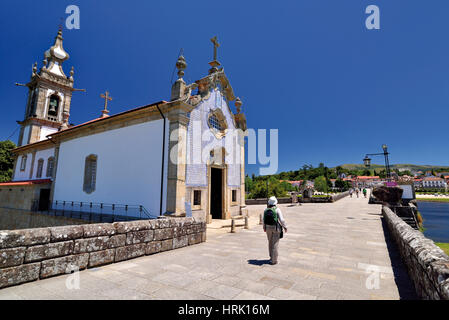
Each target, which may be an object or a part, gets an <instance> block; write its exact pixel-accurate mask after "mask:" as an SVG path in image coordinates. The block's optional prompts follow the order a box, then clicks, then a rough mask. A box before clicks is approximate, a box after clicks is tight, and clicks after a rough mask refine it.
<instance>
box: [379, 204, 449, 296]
mask: <svg viewBox="0 0 449 320" xmlns="http://www.w3.org/2000/svg"><path fill="white" fill-rule="evenodd" d="M382 213H383V216H384V218H385V221H386V223H387V225H388V229H389V230H390V234H391V235H392V236H393V238H394V240H395V241H396V244H397V246H398V249H399V252H400V254H401V257H402V260H403V261H404V263H405V265H406V266H407V269H408V273H409V275H410V278H411V279H412V281H413V282H414V285H415V288H416V293H417V294H418V296H419V297H421V298H423V299H430V300H449V257H448V256H447V255H446V254H445V253H444V251H443V250H441V249H440V248H439V247H438V246H436V245H435V243H434V242H433V241H432V240H430V239H427V238H426V237H425V236H424V235H423V234H422V232H420V231H417V230H414V229H413V228H411V227H410V226H409V225H408V224H407V223H405V222H404V221H403V220H402V219H401V218H399V217H398V216H397V215H396V214H395V213H394V212H393V211H391V209H390V208H388V207H386V206H384V207H383V208H382Z"/></svg>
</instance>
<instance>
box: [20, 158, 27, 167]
mask: <svg viewBox="0 0 449 320" xmlns="http://www.w3.org/2000/svg"><path fill="white" fill-rule="evenodd" d="M26 167H27V156H22V162H21V163H20V171H25V169H26Z"/></svg>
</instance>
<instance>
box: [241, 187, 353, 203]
mask: <svg viewBox="0 0 449 320" xmlns="http://www.w3.org/2000/svg"><path fill="white" fill-rule="evenodd" d="M347 196H349V191H345V192H342V193H339V194H336V195H333V196H329V197H323V198H317V197H312V198H307V199H304V198H302V197H301V198H298V201H299V202H303V203H325V202H335V201H338V200H340V199H343V198H344V197H347ZM278 203H279V204H286V203H292V197H288V198H278ZM257 204H267V198H260V199H246V205H248V206H250V205H257Z"/></svg>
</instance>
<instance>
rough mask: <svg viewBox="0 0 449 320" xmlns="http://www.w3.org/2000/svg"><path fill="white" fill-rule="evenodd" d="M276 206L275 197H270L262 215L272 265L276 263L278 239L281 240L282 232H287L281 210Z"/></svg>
mask: <svg viewBox="0 0 449 320" xmlns="http://www.w3.org/2000/svg"><path fill="white" fill-rule="evenodd" d="M277 204H278V200H277V199H276V197H271V198H270V199H269V200H268V207H267V208H266V209H265V211H264V214H263V231H265V232H266V233H267V238H268V252H269V254H270V264H272V265H274V264H277V263H278V246H279V239H281V238H282V236H283V231H285V232H287V224H286V223H285V220H284V217H283V216H282V212H281V209H279V208H278V207H276V205H277Z"/></svg>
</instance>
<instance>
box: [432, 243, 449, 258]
mask: <svg viewBox="0 0 449 320" xmlns="http://www.w3.org/2000/svg"><path fill="white" fill-rule="evenodd" d="M435 244H436V245H437V246H439V247H440V248H441V249H443V251H444V252H446V254H447V255H448V256H449V243H443V242H435Z"/></svg>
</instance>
